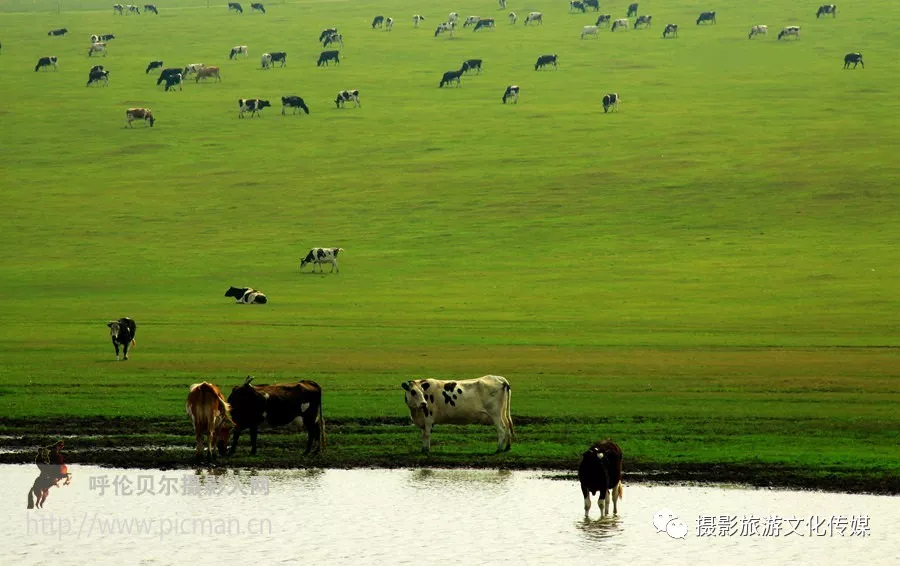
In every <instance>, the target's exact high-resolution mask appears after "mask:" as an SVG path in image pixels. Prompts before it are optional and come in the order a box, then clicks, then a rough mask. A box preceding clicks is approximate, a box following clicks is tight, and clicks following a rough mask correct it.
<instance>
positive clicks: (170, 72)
mask: <svg viewBox="0 0 900 566" xmlns="http://www.w3.org/2000/svg"><path fill="white" fill-rule="evenodd" d="M180 74H181V69H177V68H175V67H169V68H168V69H163V70H162V72H161V73H160V74H159V78H158V79H156V86H159V85H160V84H162V83H163V82H165V81H166V80H167V79H168V78H169V77H174V76H175V75H180Z"/></svg>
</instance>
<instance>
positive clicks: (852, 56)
mask: <svg viewBox="0 0 900 566" xmlns="http://www.w3.org/2000/svg"><path fill="white" fill-rule="evenodd" d="M850 63H853V68H854V69H855V68H856V66H857V65H862V66H863V69H865V68H866V64H865V63H863V59H862V53H847V54H846V55H844V68H845V69H847V68H849V67H850Z"/></svg>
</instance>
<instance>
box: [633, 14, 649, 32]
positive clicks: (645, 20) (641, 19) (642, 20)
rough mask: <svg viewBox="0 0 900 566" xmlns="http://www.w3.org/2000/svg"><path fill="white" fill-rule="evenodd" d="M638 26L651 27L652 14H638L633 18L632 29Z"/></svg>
mask: <svg viewBox="0 0 900 566" xmlns="http://www.w3.org/2000/svg"><path fill="white" fill-rule="evenodd" d="M638 26H644V27H648V28H649V27H653V16H638V19H636V20H634V29H638Z"/></svg>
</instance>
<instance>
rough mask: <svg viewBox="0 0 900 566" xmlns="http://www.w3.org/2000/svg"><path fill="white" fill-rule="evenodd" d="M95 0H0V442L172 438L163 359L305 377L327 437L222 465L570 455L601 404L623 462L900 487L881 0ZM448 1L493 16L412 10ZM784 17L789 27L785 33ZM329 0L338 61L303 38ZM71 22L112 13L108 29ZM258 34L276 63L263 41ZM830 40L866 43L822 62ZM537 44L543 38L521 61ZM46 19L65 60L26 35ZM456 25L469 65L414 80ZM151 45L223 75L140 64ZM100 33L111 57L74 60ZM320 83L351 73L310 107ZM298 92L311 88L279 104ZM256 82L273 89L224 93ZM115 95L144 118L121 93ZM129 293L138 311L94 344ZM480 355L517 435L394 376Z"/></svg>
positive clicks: (168, 374) (451, 368)
mask: <svg viewBox="0 0 900 566" xmlns="http://www.w3.org/2000/svg"><path fill="white" fill-rule="evenodd" d="M111 3H112V2H99V1H95V0H92V1H90V2H88V1H83V2H64V3H62V4H60V5H59V7H60V8H61V12H60V13H57V4H56V3H52V2H47V1H44V0H40V1H35V2H27V1H24V0H9V1H4V2H0V42H2V45H3V47H2V55H0V81H2V85H3V93H4V104H3V105H2V109H0V148H2V151H3V159H2V161H0V186H2V190H3V196H4V206H3V207H2V208H0V226H2V227H3V233H4V235H5V236H6V238H5V245H3V246H2V249H0V284H2V288H3V289H4V291H5V293H4V295H5V298H6V301H5V303H4V307H3V309H2V310H0V359H2V364H0V434H7V435H13V436H19V437H20V438H6V439H4V440H0V447H2V446H17V445H18V446H30V445H33V444H36V443H39V442H43V441H44V440H46V439H47V438H50V437H52V436H55V435H58V434H77V435H82V439H81V441H80V443H79V442H70V443H69V444H68V446H71V447H72V450H73V451H74V452H73V453H74V454H75V455H76V456H77V458H80V461H83V462H88V461H97V462H101V463H103V462H110V460H109V459H108V457H107V456H104V453H100V452H96V451H92V450H91V447H96V446H102V445H104V443H111V444H112V445H117V446H129V445H131V446H137V447H140V446H145V447H148V448H147V449H146V450H145V451H144V452H143V453H142V452H140V451H137V452H135V453H134V454H129V456H128V457H129V458H132V460H130V461H131V463H133V464H135V465H166V466H168V465H179V464H180V465H187V464H188V463H189V453H188V452H186V451H185V450H184V448H185V447H189V446H191V444H192V439H191V438H190V436H191V431H190V423H189V421H188V419H187V417H186V416H185V415H184V405H183V403H184V397H185V395H186V393H187V387H188V385H189V384H191V383H194V382H197V381H201V380H208V381H212V382H214V383H217V384H218V385H220V386H221V387H223V389H224V390H226V392H227V391H229V390H230V388H231V387H232V386H233V385H237V384H239V383H240V382H241V381H242V380H243V377H244V376H245V375H248V374H252V375H254V376H256V378H257V382H259V383H265V382H274V381H282V380H294V379H300V378H305V379H314V380H316V381H317V382H319V383H320V384H321V385H322V386H323V388H324V390H325V401H324V403H325V415H326V419H327V420H328V421H329V429H328V430H329V450H328V454H327V455H326V456H324V457H322V458H320V459H318V460H306V459H301V458H299V457H298V456H297V455H296V454H295V453H294V448H295V447H296V446H297V443H298V442H299V441H298V440H297V439H296V438H295V437H294V436H291V435H288V434H283V433H275V432H268V431H267V432H264V433H263V434H262V435H261V437H260V439H261V443H262V444H261V448H260V452H261V455H260V456H259V457H257V458H249V457H244V456H241V457H238V458H236V459H234V460H233V462H234V463H236V464H237V465H252V466H266V465H270V466H271V465H333V466H341V465H366V464H369V465H476V466H506V467H546V468H566V467H571V466H572V465H574V462H575V461H577V458H578V455H579V453H580V451H581V450H583V447H584V446H585V444H586V443H588V442H590V441H592V440H594V439H597V438H600V437H607V436H610V437H613V438H615V439H616V440H617V441H619V442H620V443H621V444H622V446H623V449H624V451H625V454H626V470H629V469H630V470H631V471H652V470H656V469H672V470H676V469H677V470H681V471H683V472H684V474H682V476H681V477H698V478H701V479H722V480H728V479H735V478H738V479H741V480H746V481H756V482H760V481H762V482H763V483H770V484H780V485H786V484H793V483H796V484H798V485H808V486H817V487H824V488H830V487H832V488H833V487H837V488H840V489H850V490H859V489H868V490H877V491H889V492H895V493H896V492H900V450H898V441H900V411H898V408H897V407H898V401H900V393H898V383H900V381H898V377H900V370H898V367H900V363H898V362H900V355H898V353H900V350H898V348H900V332H898V317H897V315H898V312H900V300H898V290H900V285H898V283H897V282H898V278H900V264H898V261H897V260H898V255H900V254H898V252H897V242H898V237H900V224H898V220H900V210H898V205H900V197H898V194H897V188H896V184H897V179H898V178H900V159H898V149H897V148H898V147H900V81H898V80H897V77H898V72H900V62H898V60H897V58H896V52H897V48H898V45H900V36H898V35H897V33H896V31H895V30H894V28H892V27H891V26H890V25H881V24H878V25H876V24H877V23H878V22H882V23H883V22H891V21H896V20H897V19H898V17H900V7H898V6H897V5H896V4H895V3H890V2H886V1H883V0H874V1H873V2H871V3H868V4H867V5H866V6H864V7H863V6H849V5H848V6H846V7H845V6H840V7H839V12H838V16H837V18H833V19H832V18H823V19H821V20H816V19H815V11H816V8H817V6H818V2H800V3H796V2H784V1H774V0H767V1H762V2H754V3H744V4H737V5H732V4H733V3H727V4H719V5H716V4H715V2H713V3H710V2H706V3H696V2H692V1H688V0H673V1H672V2H653V1H651V2H645V1H642V2H641V10H640V13H642V14H652V15H653V20H654V26H653V27H652V28H651V29H649V30H629V31H627V32H622V33H620V32H615V33H611V32H602V33H601V34H600V37H599V38H597V39H593V38H592V39H586V40H584V41H582V40H580V39H579V33H580V31H581V27H582V26H583V25H587V24H592V23H593V21H594V20H595V19H596V14H594V13H592V12H589V13H588V14H570V13H569V12H568V2H565V1H564V0H556V1H555V2H549V1H541V2H534V3H530V4H524V3H521V2H519V1H518V0H511V1H510V2H509V5H508V8H507V10H505V11H502V10H499V9H498V8H497V5H496V2H493V1H492V0H480V1H477V2H476V1H472V0H465V1H460V2H458V3H452V4H451V3H442V4H439V5H434V4H422V3H415V2H408V1H405V0H384V1H382V2H371V1H369V0H363V1H359V2H297V3H287V4H267V8H268V14H267V15H260V14H251V13H250V11H249V2H245V3H244V4H245V9H246V12H245V13H244V15H243V16H241V15H236V14H233V13H229V12H228V11H227V10H226V8H225V4H226V2H224V0H223V1H222V2H220V3H218V4H217V5H215V6H212V7H209V8H207V7H206V4H205V2H190V1H189V2H179V3H167V2H157V6H158V7H159V9H160V15H159V16H152V15H141V16H115V15H113V13H112V9H111V7H110V4H111ZM141 4H143V3H141ZM627 4H628V1H627V0H623V1H622V2H613V3H606V2H601V13H611V14H613V15H614V16H618V17H621V16H623V15H624V13H625V7H626V5H627ZM510 10H512V11H515V12H517V13H518V14H519V16H520V23H519V24H518V25H515V26H511V25H508V24H507V22H506V18H505V15H506V13H507V12H508V11H510ZM531 10H540V11H543V12H544V20H545V23H544V25H543V26H540V27H535V28H532V27H525V26H524V25H522V23H521V19H523V18H524V15H525V14H527V12H529V11H531ZM702 10H716V11H717V18H718V23H717V25H714V26H713V25H709V26H696V25H694V20H695V19H696V16H697V13H698V12H700V11H702ZM450 11H457V12H459V13H460V15H461V16H462V17H465V16H466V15H469V14H478V15H480V16H482V17H495V18H496V19H497V27H496V29H495V30H493V31H479V32H477V33H473V32H472V31H470V30H463V29H459V30H458V31H457V33H456V34H455V37H453V38H452V39H449V38H445V37H439V38H434V37H433V31H434V27H435V26H436V25H437V23H439V22H441V21H443V20H444V19H446V17H447V13H448V12H450ZM415 13H419V14H423V15H424V16H425V17H426V18H427V19H426V22H425V23H423V25H422V27H421V28H420V29H413V27H412V23H411V20H410V19H411V16H412V15H413V14H415ZM376 14H383V15H385V16H391V17H393V18H394V20H395V24H394V30H393V31H391V32H385V31H377V30H375V31H373V30H372V29H370V27H369V24H370V22H371V19H372V17H373V16H375V15H376ZM668 22H672V23H677V24H679V26H680V28H681V29H680V33H679V35H680V37H679V38H678V39H677V40H662V39H661V38H660V34H661V33H662V29H663V27H664V25H665V24H666V23H668ZM426 24H427V25H426ZM753 24H767V25H768V26H769V29H770V35H769V36H768V37H764V38H759V39H754V40H752V41H750V40H748V39H747V32H748V30H749V28H750V26H751V25H753ZM785 25H800V26H801V28H802V31H801V34H802V37H801V39H800V40H799V41H777V40H776V39H775V35H776V34H777V31H778V30H779V29H780V28H781V27H782V26H785ZM332 26H336V27H338V28H339V29H340V31H341V32H342V33H343V35H344V42H345V46H344V47H343V48H341V57H342V62H341V65H340V66H331V67H328V68H325V67H323V68H317V67H316V65H315V60H316V58H317V56H318V53H319V52H320V51H321V47H320V46H319V44H318V43H317V42H316V39H317V38H318V33H319V31H320V30H321V29H323V28H325V27H332ZM57 27H66V28H68V29H69V32H70V33H69V35H67V36H64V37H48V36H47V35H46V34H47V31H49V30H50V29H53V28H57ZM92 33H98V34H102V33H113V34H115V35H116V39H115V40H113V41H110V42H109V47H108V53H109V54H108V56H107V57H101V58H99V59H98V58H96V57H95V58H88V57H87V49H88V47H89V39H88V38H89V36H90V35H91V34H92ZM235 44H246V45H248V46H249V47H250V57H249V58H247V59H242V60H237V61H229V60H228V57H227V55H228V51H229V49H230V47H231V46H232V45H235ZM264 51H286V52H287V53H288V64H287V66H286V67H284V68H277V67H276V68H275V69H273V70H269V71H262V70H260V69H259V56H260V54H261V53H262V52H264ZM850 51H860V52H862V53H863V55H864V59H865V61H866V68H865V69H864V70H863V69H861V68H860V69H857V70H855V71H849V70H848V71H845V70H843V69H842V68H841V67H842V63H843V56H844V54H845V53H847V52H850ZM545 53H555V54H558V55H559V62H560V66H559V69H558V70H557V71H553V70H546V71H540V72H535V71H534V70H533V65H534V62H535V60H536V59H537V57H538V56H539V55H541V54H545ZM45 55H57V56H58V57H59V70H58V71H56V72H52V71H51V72H45V71H40V72H34V71H33V68H34V64H35V62H36V61H37V59H38V58H39V57H41V56H45ZM473 57H474V58H482V59H484V72H483V73H482V74H481V75H477V76H466V77H464V78H463V80H462V86H461V87H460V88H455V87H454V88H443V89H438V88H437V86H438V82H439V80H440V77H441V74H442V73H443V72H444V71H448V70H451V69H456V68H458V67H459V66H460V64H461V62H462V61H463V60H464V59H468V58H473ZM156 59H162V60H164V61H165V62H166V66H184V65H186V64H188V63H200V62H202V63H205V64H207V65H218V66H220V67H221V68H222V82H221V83H212V82H210V83H208V84H205V83H201V84H195V83H194V81H193V80H192V79H189V80H188V82H187V83H186V84H185V85H184V90H183V91H176V92H168V93H166V92H163V90H162V87H156V86H155V82H156V81H155V75H156V74H155V73H151V74H150V75H145V74H144V68H145V67H146V65H147V63H148V62H149V61H151V60H156ZM93 64H103V65H105V66H106V68H107V69H108V70H110V71H111V72H110V85H109V87H91V88H86V87H85V82H86V80H87V72H88V69H89V68H90V66H91V65H93ZM508 84H518V85H520V86H521V89H522V91H521V92H522V94H521V97H520V101H519V104H517V105H503V104H501V102H500V98H501V95H502V93H503V90H504V88H505V87H506V86H507V85H508ZM347 88H356V89H359V90H360V99H361V102H362V108H358V109H353V108H348V109H344V110H338V109H336V108H335V107H334V103H333V102H332V101H333V99H334V96H335V93H336V92H337V91H338V90H341V89H347ZM605 92H618V93H619V94H620V95H621V97H622V102H621V104H620V111H619V112H618V113H611V114H604V113H603V111H602V108H601V107H600V104H599V99H600V98H601V97H602V94H603V93H605ZM289 94H295V95H300V96H302V97H303V98H304V99H305V100H306V102H307V104H308V105H309V106H310V109H311V114H310V115H309V116H305V115H304V116H290V115H289V116H285V117H283V116H281V115H280V97H281V96H284V95H289ZM255 97H260V98H265V99H269V100H271V101H272V103H273V108H271V109H266V110H264V111H263V115H262V117H261V118H258V119H256V118H254V119H245V120H240V119H238V115H237V114H238V112H237V111H238V107H237V99H238V98H255ZM131 106H147V107H150V108H152V109H153V111H154V114H155V115H156V118H157V123H156V126H155V127H153V128H144V127H142V125H140V124H136V127H135V128H134V129H128V128H126V127H125V122H124V118H125V116H124V113H125V109H126V108H128V107H131ZM312 246H341V247H343V248H344V249H345V252H344V253H343V254H342V255H341V273H340V274H335V275H330V274H325V275H318V274H317V275H310V274H300V273H299V272H298V265H299V259H300V257H301V256H302V255H303V254H304V253H305V252H306V250H307V249H308V248H309V247H312ZM327 270H328V269H327V268H326V271H327ZM229 285H239V286H253V287H256V288H258V289H261V290H263V291H264V292H265V293H266V294H267V295H268V296H269V299H270V303H269V304H267V305H265V306H260V307H256V306H254V307H248V306H237V305H234V304H232V303H231V300H230V299H225V298H223V297H222V294H223V293H224V291H225V289H227V288H228V286H229ZM121 316H130V317H132V318H134V319H135V320H136V321H137V323H138V332H137V347H136V348H135V349H134V350H133V354H132V358H131V359H130V360H129V361H128V362H119V363H117V362H115V360H114V357H113V352H112V347H111V345H110V344H109V339H108V336H107V330H106V327H105V322H106V321H107V320H109V319H113V318H118V317H121ZM487 373H494V374H499V375H504V376H506V377H507V378H508V379H509V380H510V382H511V383H512V387H513V395H512V408H513V417H514V419H515V420H516V422H517V432H518V434H519V440H520V442H519V443H518V444H516V445H515V446H514V449H513V451H512V452H511V453H509V454H505V455H501V456H489V455H488V453H489V452H490V450H491V448H492V445H493V444H492V443H493V440H492V437H493V432H492V431H491V430H490V429H488V428H480V427H472V428H471V429H466V428H463V429H454V428H451V427H437V428H436V432H435V434H434V436H433V454H432V455H431V456H429V457H427V458H424V459H422V458H420V456H419V455H418V447H419V433H418V431H417V430H415V429H414V428H413V427H412V426H411V425H408V424H406V421H405V420H404V419H405V413H406V409H405V406H404V403H403V399H402V392H401V390H400V388H399V384H400V382H402V381H403V380H406V379H411V378H419V377H436V378H454V379H463V378H471V377H477V376H480V375H484V374H487ZM22 435H24V436H22ZM150 446H154V447H155V446H160V447H161V448H162V449H163V450H161V451H159V450H156V449H155V448H149V447H150ZM175 447H179V450H175ZM141 454H143V456H142V455H141ZM28 457H29V456H23V455H22V454H4V455H2V458H0V460H2V461H25V460H27V459H28ZM118 463H121V462H118ZM760 478H762V480H760Z"/></svg>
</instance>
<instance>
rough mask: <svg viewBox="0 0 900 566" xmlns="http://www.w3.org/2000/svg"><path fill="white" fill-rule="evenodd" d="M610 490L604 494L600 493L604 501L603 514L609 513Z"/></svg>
mask: <svg viewBox="0 0 900 566" xmlns="http://www.w3.org/2000/svg"><path fill="white" fill-rule="evenodd" d="M609 491H610V490H608V489H607V490H605V491H604V492H603V493H602V494H600V496H601V497H603V499H602V503H603V514H604V515H609V501H610V495H609ZM600 503H601V502H600V501H598V502H597V504H598V505H599V504H600Z"/></svg>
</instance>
